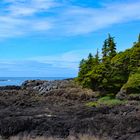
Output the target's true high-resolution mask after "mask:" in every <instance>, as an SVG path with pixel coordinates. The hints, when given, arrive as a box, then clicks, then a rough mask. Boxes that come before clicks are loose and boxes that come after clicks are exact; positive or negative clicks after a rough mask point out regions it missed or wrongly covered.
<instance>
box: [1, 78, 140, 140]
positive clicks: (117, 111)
mask: <svg viewBox="0 0 140 140" xmlns="http://www.w3.org/2000/svg"><path fill="white" fill-rule="evenodd" d="M54 83H56V84H54ZM42 85H43V86H42ZM48 85H49V86H51V88H50V90H46V89H47V88H48ZM56 85H57V88H56V87H54V86H56ZM41 87H43V89H42V90H41ZM52 87H53V88H52ZM44 88H45V90H44ZM42 91H43V92H42ZM91 100H94V93H93V92H92V91H90V90H87V89H82V88H81V87H78V86H77V85H74V83H73V81H72V80H64V81H61V82H60V81H55V82H54V81H51V84H50V83H49V84H48V81H30V82H29V81H28V82H27V81H26V83H24V84H23V85H22V87H21V89H17V88H15V89H4V90H0V135H2V136H12V135H17V134H21V133H27V134H28V133H29V134H30V135H33V136H42V135H43V136H56V137H62V138H65V137H67V136H69V135H71V134H73V135H75V134H90V135H95V136H96V135H97V136H109V137H111V138H112V139H113V140H137V139H140V105H139V102H137V101H133V102H130V103H127V104H126V105H119V106H114V107H107V106H102V107H87V106H86V105H85V104H86V103H87V102H89V101H91Z"/></svg>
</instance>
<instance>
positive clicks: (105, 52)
mask: <svg viewBox="0 0 140 140" xmlns="http://www.w3.org/2000/svg"><path fill="white" fill-rule="evenodd" d="M107 55H108V41H107V39H106V40H105V41H104V44H103V48H102V61H103V62H105V60H106V57H107Z"/></svg>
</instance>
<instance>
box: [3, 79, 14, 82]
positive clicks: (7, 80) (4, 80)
mask: <svg viewBox="0 0 140 140" xmlns="http://www.w3.org/2000/svg"><path fill="white" fill-rule="evenodd" d="M10 81H12V80H10V79H2V80H0V82H10Z"/></svg>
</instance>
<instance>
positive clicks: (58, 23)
mask: <svg viewBox="0 0 140 140" xmlns="http://www.w3.org/2000/svg"><path fill="white" fill-rule="evenodd" d="M6 3H8V4H7V5H5V4H6ZM0 4H2V6H1V11H0V15H1V16H0V37H1V38H8V37H18V36H24V35H36V34H41V33H43V36H44V35H46V36H47V35H50V34H52V35H57V36H67V35H68V36H73V35H81V34H87V33H91V32H94V31H98V30H100V29H103V28H106V27H109V26H111V25H115V24H120V23H125V22H130V21H136V20H138V21H139V20H140V10H139V9H140V1H139V0H137V1H129V0H127V1H125V2H122V1H120V2H119V3H114V2H110V3H104V5H102V7H99V8H92V7H82V6H77V5H74V4H73V5H72V4H70V3H65V2H64V3H63V1H61V2H60V0H51V1H50V0H2V1H0ZM67 4H69V5H67Z"/></svg>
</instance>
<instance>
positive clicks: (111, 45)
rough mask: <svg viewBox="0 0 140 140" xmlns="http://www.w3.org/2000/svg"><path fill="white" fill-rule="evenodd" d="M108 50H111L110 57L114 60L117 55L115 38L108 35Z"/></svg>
mask: <svg viewBox="0 0 140 140" xmlns="http://www.w3.org/2000/svg"><path fill="white" fill-rule="evenodd" d="M107 41H108V49H109V57H110V59H112V58H113V57H114V56H115V55H116V54H117V53H116V43H115V41H114V37H111V35H110V34H109V35H108V39H107Z"/></svg>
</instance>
